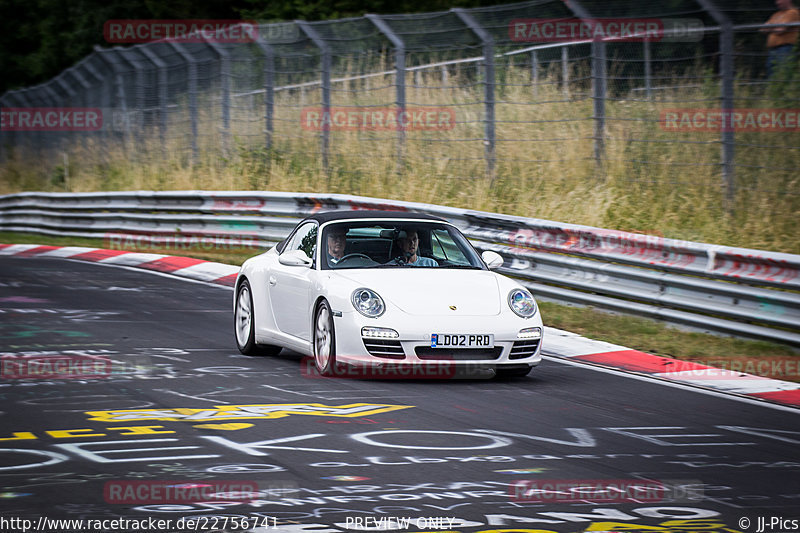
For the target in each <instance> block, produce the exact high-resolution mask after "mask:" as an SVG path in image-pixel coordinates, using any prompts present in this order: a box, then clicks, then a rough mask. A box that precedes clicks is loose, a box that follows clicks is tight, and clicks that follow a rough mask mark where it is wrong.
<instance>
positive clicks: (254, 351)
mask: <svg viewBox="0 0 800 533" xmlns="http://www.w3.org/2000/svg"><path fill="white" fill-rule="evenodd" d="M255 323H256V321H255V313H254V310H253V291H252V289H251V288H250V282H249V281H247V280H246V279H245V280H243V281H242V282H241V283H240V284H239V286H238V287H237V288H236V305H235V306H234V312H233V335H234V337H235V338H236V347H237V348H239V351H240V352H242V353H243V354H244V355H251V356H255V355H278V353H279V352H280V351H281V347H280V346H272V345H270V344H256V333H255V330H256V326H255Z"/></svg>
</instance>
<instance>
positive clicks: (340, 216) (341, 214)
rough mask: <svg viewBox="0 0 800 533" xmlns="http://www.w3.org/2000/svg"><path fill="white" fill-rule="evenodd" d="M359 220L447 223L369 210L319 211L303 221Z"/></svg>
mask: <svg viewBox="0 0 800 533" xmlns="http://www.w3.org/2000/svg"><path fill="white" fill-rule="evenodd" d="M360 218H399V219H408V220H432V221H436V222H447V221H446V220H445V219H443V218H439V217H436V216H433V215H428V214H425V213H415V212H412V211H371V210H359V211H344V210H336V211H321V212H319V213H314V214H313V215H309V216H307V217H306V218H304V219H303V221H304V222H305V221H306V220H315V221H317V222H318V223H320V224H324V223H326V222H332V221H336V220H357V219H360Z"/></svg>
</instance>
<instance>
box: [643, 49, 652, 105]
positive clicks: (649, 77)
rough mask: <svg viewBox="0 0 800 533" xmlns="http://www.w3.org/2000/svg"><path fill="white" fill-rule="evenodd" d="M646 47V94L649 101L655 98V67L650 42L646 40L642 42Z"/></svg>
mask: <svg viewBox="0 0 800 533" xmlns="http://www.w3.org/2000/svg"><path fill="white" fill-rule="evenodd" d="M642 46H643V47H644V92H645V95H646V96H647V99H648V100H650V99H652V98H653V65H652V58H651V54H650V40H649V39H644V40H643V41H642Z"/></svg>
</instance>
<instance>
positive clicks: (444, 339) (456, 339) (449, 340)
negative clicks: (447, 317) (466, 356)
mask: <svg viewBox="0 0 800 533" xmlns="http://www.w3.org/2000/svg"><path fill="white" fill-rule="evenodd" d="M431 348H494V335H492V334H491V333H488V334H483V335H481V334H460V333H459V334H451V333H433V334H432V335H431Z"/></svg>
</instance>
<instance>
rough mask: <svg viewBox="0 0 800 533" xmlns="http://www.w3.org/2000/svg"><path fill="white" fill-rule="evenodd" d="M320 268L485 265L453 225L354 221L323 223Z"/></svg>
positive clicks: (422, 222)
mask: <svg viewBox="0 0 800 533" xmlns="http://www.w3.org/2000/svg"><path fill="white" fill-rule="evenodd" d="M321 250H322V254H321V261H320V264H321V267H322V268H323V269H326V270H327V269H343V268H409V267H414V268H474V269H483V268H485V266H484V264H483V262H482V261H481V259H480V257H479V256H478V254H477V253H476V252H475V250H474V249H473V248H472V245H470V244H469V242H468V241H467V239H466V238H465V237H464V236H463V235H462V234H461V232H459V231H458V230H457V229H456V228H454V227H452V226H450V225H448V224H442V223H439V222H427V221H423V220H420V221H394V220H386V221H383V220H381V221H378V222H375V221H370V222H364V221H356V222H336V223H329V224H326V225H325V226H324V228H323V231H322V241H321Z"/></svg>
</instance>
